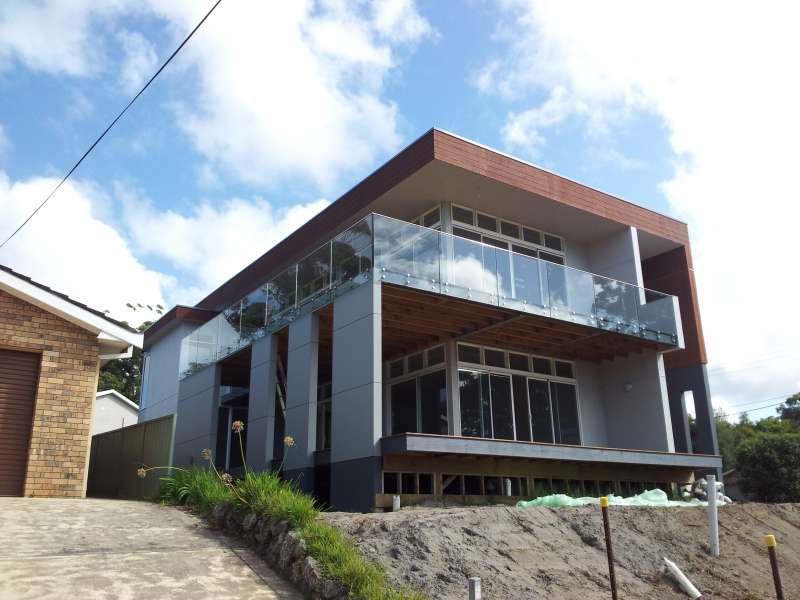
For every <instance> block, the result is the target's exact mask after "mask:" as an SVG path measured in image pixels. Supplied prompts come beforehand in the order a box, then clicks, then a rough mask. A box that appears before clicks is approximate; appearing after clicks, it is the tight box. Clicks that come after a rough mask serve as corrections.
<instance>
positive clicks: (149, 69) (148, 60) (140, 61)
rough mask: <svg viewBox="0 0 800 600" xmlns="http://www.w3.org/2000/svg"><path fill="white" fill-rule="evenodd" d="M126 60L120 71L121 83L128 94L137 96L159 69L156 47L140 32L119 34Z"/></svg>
mask: <svg viewBox="0 0 800 600" xmlns="http://www.w3.org/2000/svg"><path fill="white" fill-rule="evenodd" d="M117 40H119V43H120V45H121V46H122V51H123V53H124V55H125V59H124V61H123V63H122V65H121V67H120V69H119V71H120V73H119V77H120V83H121V84H122V87H123V89H124V90H125V92H127V93H128V94H131V95H132V94H135V93H136V92H138V91H139V89H140V88H141V87H142V85H144V83H145V81H147V80H148V79H149V78H150V77H151V76H152V75H153V73H154V72H155V70H156V68H157V67H158V57H157V56H156V50H155V46H153V44H152V43H151V42H150V41H148V39H147V38H145V37H144V36H143V35H142V34H141V33H139V32H138V31H128V30H127V29H122V30H120V31H119V32H118V33H117Z"/></svg>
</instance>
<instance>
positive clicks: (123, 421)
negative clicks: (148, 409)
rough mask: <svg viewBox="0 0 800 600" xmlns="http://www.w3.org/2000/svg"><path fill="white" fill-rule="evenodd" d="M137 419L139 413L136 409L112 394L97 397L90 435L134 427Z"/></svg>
mask: <svg viewBox="0 0 800 600" xmlns="http://www.w3.org/2000/svg"><path fill="white" fill-rule="evenodd" d="M138 418H139V411H138V410H137V409H136V408H134V407H133V406H131V405H129V404H127V403H126V402H123V401H122V400H120V399H119V398H117V397H116V396H114V395H113V394H106V395H103V396H98V397H97V398H96V399H95V401H94V414H93V415H92V435H96V434H98V433H105V432H106V431H111V430H113V429H119V428H120V427H127V426H128V425H135V424H136V423H137V421H138Z"/></svg>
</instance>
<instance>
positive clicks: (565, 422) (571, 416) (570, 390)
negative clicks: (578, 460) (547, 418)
mask: <svg viewBox="0 0 800 600" xmlns="http://www.w3.org/2000/svg"><path fill="white" fill-rule="evenodd" d="M551 387H552V390H553V396H554V400H553V405H554V407H555V410H554V411H553V424H554V428H555V434H556V443H557V444H574V445H577V444H580V443H581V436H580V428H579V426H578V398H577V395H576V391H575V386H574V385H572V384H570V383H552V384H551Z"/></svg>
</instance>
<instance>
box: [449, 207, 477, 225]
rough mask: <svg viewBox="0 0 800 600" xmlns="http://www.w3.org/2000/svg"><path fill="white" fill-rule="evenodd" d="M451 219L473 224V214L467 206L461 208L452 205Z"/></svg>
mask: <svg viewBox="0 0 800 600" xmlns="http://www.w3.org/2000/svg"><path fill="white" fill-rule="evenodd" d="M453 221H457V222H459V223H465V224H467V225H474V224H475V215H474V214H473V212H472V211H471V210H470V209H468V208H461V207H460V206H456V205H455V204H454V205H453Z"/></svg>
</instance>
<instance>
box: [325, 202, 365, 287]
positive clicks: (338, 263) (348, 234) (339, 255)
mask: <svg viewBox="0 0 800 600" xmlns="http://www.w3.org/2000/svg"><path fill="white" fill-rule="evenodd" d="M331 263H332V269H333V275H332V278H333V283H336V284H340V283H342V282H345V281H350V280H353V279H356V278H358V277H360V276H362V275H363V274H365V273H367V272H368V271H369V269H371V268H372V217H367V218H366V219H362V220H361V221H359V222H358V223H356V224H355V225H353V226H352V227H350V228H348V229H346V230H345V231H343V232H342V233H340V234H339V235H337V236H336V237H335V238H333V242H332V244H331Z"/></svg>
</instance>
